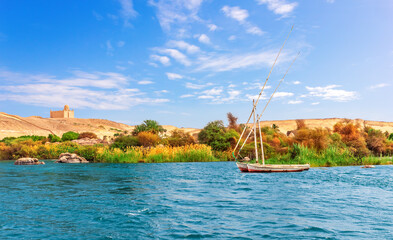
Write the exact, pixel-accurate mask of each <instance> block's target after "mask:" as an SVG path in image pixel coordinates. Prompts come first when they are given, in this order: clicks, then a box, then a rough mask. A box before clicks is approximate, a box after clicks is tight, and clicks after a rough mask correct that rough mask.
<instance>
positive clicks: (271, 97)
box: [232, 52, 300, 155]
mask: <svg viewBox="0 0 393 240" xmlns="http://www.w3.org/2000/svg"><path fill="white" fill-rule="evenodd" d="M299 55H300V52H299V53H298V54H297V55H296V57H295V58H294V59H293V61H292V63H291V65H290V66H289V67H288V69H287V71H286V72H285V74H284V76H283V77H282V78H281V80H280V82H279V83H278V85H277V87H276V89H275V90H274V92H273V94H272V95H271V96H270V99H269V101H268V102H267V103H266V105H265V108H264V109H263V111H262V113H261V114H260V115H259V116H258V118H257V120H258V121H259V119H260V118H261V117H262V115H263V113H264V112H265V110H266V108H267V106H268V105H269V103H270V101H271V100H272V99H273V96H274V94H275V93H276V92H277V89H278V87H279V86H280V84H281V83H282V81H283V80H284V78H285V76H286V75H287V73H288V72H289V69H291V67H292V65H293V64H294V63H295V61H296V59H297V57H298V56H299ZM253 111H254V108H253ZM253 130H254V129H253ZM253 130H252V131H253ZM252 131H250V133H249V134H248V135H247V137H246V139H245V140H244V143H243V145H242V146H241V148H240V149H239V152H240V151H241V150H242V149H243V147H244V144H245V143H246V142H247V140H248V138H249V137H250V135H251V133H252ZM240 139H241V138H239V141H240ZM232 155H235V154H234V152H233V153H232Z"/></svg>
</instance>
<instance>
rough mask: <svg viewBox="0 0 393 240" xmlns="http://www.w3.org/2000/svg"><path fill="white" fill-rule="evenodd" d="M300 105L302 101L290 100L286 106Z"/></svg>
mask: <svg viewBox="0 0 393 240" xmlns="http://www.w3.org/2000/svg"><path fill="white" fill-rule="evenodd" d="M300 103H303V101H302V100H291V101H288V104H300Z"/></svg>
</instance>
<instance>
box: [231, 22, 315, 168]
mask: <svg viewBox="0 0 393 240" xmlns="http://www.w3.org/2000/svg"><path fill="white" fill-rule="evenodd" d="M292 29H293V26H292V28H291V31H290V32H289V34H288V36H287V38H286V39H285V41H284V44H283V45H282V46H281V49H280V51H279V52H278V54H277V57H276V59H275V61H274V63H273V65H272V67H271V69H270V72H269V74H268V76H267V78H266V81H265V84H264V85H263V87H262V90H261V91H260V93H259V95H258V97H257V99H256V100H253V104H252V105H253V107H252V111H251V114H250V116H249V117H248V120H247V123H246V124H245V127H244V129H243V131H242V134H241V135H240V137H239V140H238V142H237V144H236V146H235V148H234V150H233V152H232V155H233V157H234V158H235V160H236V165H237V167H238V168H239V169H240V171H242V172H263V173H267V172H301V171H304V170H308V169H309V168H310V165H309V164H290V165H283V164H265V156H264V150H263V140H262V132H261V126H260V121H259V120H260V118H261V117H262V115H263V113H264V112H265V110H266V108H267V106H268V105H269V103H270V101H271V100H272V98H273V96H274V94H275V93H276V91H277V89H278V87H279V86H280V84H281V83H282V81H283V80H284V78H285V76H286V75H287V73H288V71H289V69H290V68H291V67H292V65H293V63H294V62H295V61H296V59H297V57H298V56H299V54H298V55H297V56H296V57H295V58H294V60H293V61H292V63H291V65H290V66H289V68H288V69H287V71H286V72H285V74H284V76H283V77H282V78H281V80H280V82H279V83H278V85H277V87H276V89H275V90H274V92H273V94H272V95H271V96H270V99H269V101H268V102H267V103H266V105H265V107H264V109H263V111H262V113H261V114H260V115H256V107H257V105H258V102H259V99H260V97H261V95H262V92H263V90H264V89H265V86H266V83H267V81H268V80H269V77H270V74H271V73H272V71H273V68H274V66H275V64H276V62H277V59H278V57H279V56H280V54H281V51H282V49H283V48H284V46H285V43H286V41H287V40H288V38H289V35H290V34H291V32H292ZM251 118H253V128H250V131H249V133H248V135H247V137H246V139H245V140H244V142H243V144H242V146H241V147H240V149H239V151H238V153H237V156H239V155H240V152H241V150H242V149H243V147H244V145H245V144H246V142H247V140H248V138H249V137H250V135H251V133H254V143H255V157H256V163H253V164H252V163H249V161H250V159H249V158H248V157H245V158H243V159H241V160H238V159H237V157H236V156H235V152H236V149H237V147H238V146H239V144H240V141H241V140H242V137H243V135H244V133H245V132H246V129H247V128H248V127H249V126H248V124H249V122H250V120H251ZM257 125H258V129H259V138H260V145H261V157H262V163H259V159H258V140H257Z"/></svg>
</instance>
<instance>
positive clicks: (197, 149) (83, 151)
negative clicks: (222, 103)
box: [0, 141, 220, 163]
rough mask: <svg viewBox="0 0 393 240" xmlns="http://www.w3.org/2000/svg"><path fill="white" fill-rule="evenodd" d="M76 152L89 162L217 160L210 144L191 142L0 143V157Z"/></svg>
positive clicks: (46, 156)
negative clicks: (122, 145)
mask: <svg viewBox="0 0 393 240" xmlns="http://www.w3.org/2000/svg"><path fill="white" fill-rule="evenodd" d="M64 152H69V153H76V154H78V155H80V156H82V157H84V158H86V159H87V160H89V161H91V162H105V163H137V162H210V161H219V160H220V159H219V158H216V157H215V155H214V152H213V151H212V149H211V147H210V146H207V145H203V144H192V145H187V146H180V147H170V146H157V147H148V148H147V147H128V148H126V149H124V150H121V149H119V148H111V147H109V146H103V145H95V146H81V145H78V144H75V143H71V142H63V143H57V144H42V143H41V142H34V141H23V142H18V143H14V144H12V145H6V144H0V159H1V160H9V159H11V160H12V159H14V160H15V159H18V158H21V157H35V158H39V159H56V158H58V156H59V155H60V154H61V153H64Z"/></svg>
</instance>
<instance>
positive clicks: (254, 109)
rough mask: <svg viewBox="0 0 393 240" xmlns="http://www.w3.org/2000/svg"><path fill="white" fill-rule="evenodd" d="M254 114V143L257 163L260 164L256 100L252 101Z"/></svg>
mask: <svg viewBox="0 0 393 240" xmlns="http://www.w3.org/2000/svg"><path fill="white" fill-rule="evenodd" d="M252 106H253V109H252V112H253V113H254V114H253V117H254V143H255V157H256V162H257V163H258V144H257V142H258V140H257V122H256V118H255V112H256V106H255V100H252Z"/></svg>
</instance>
